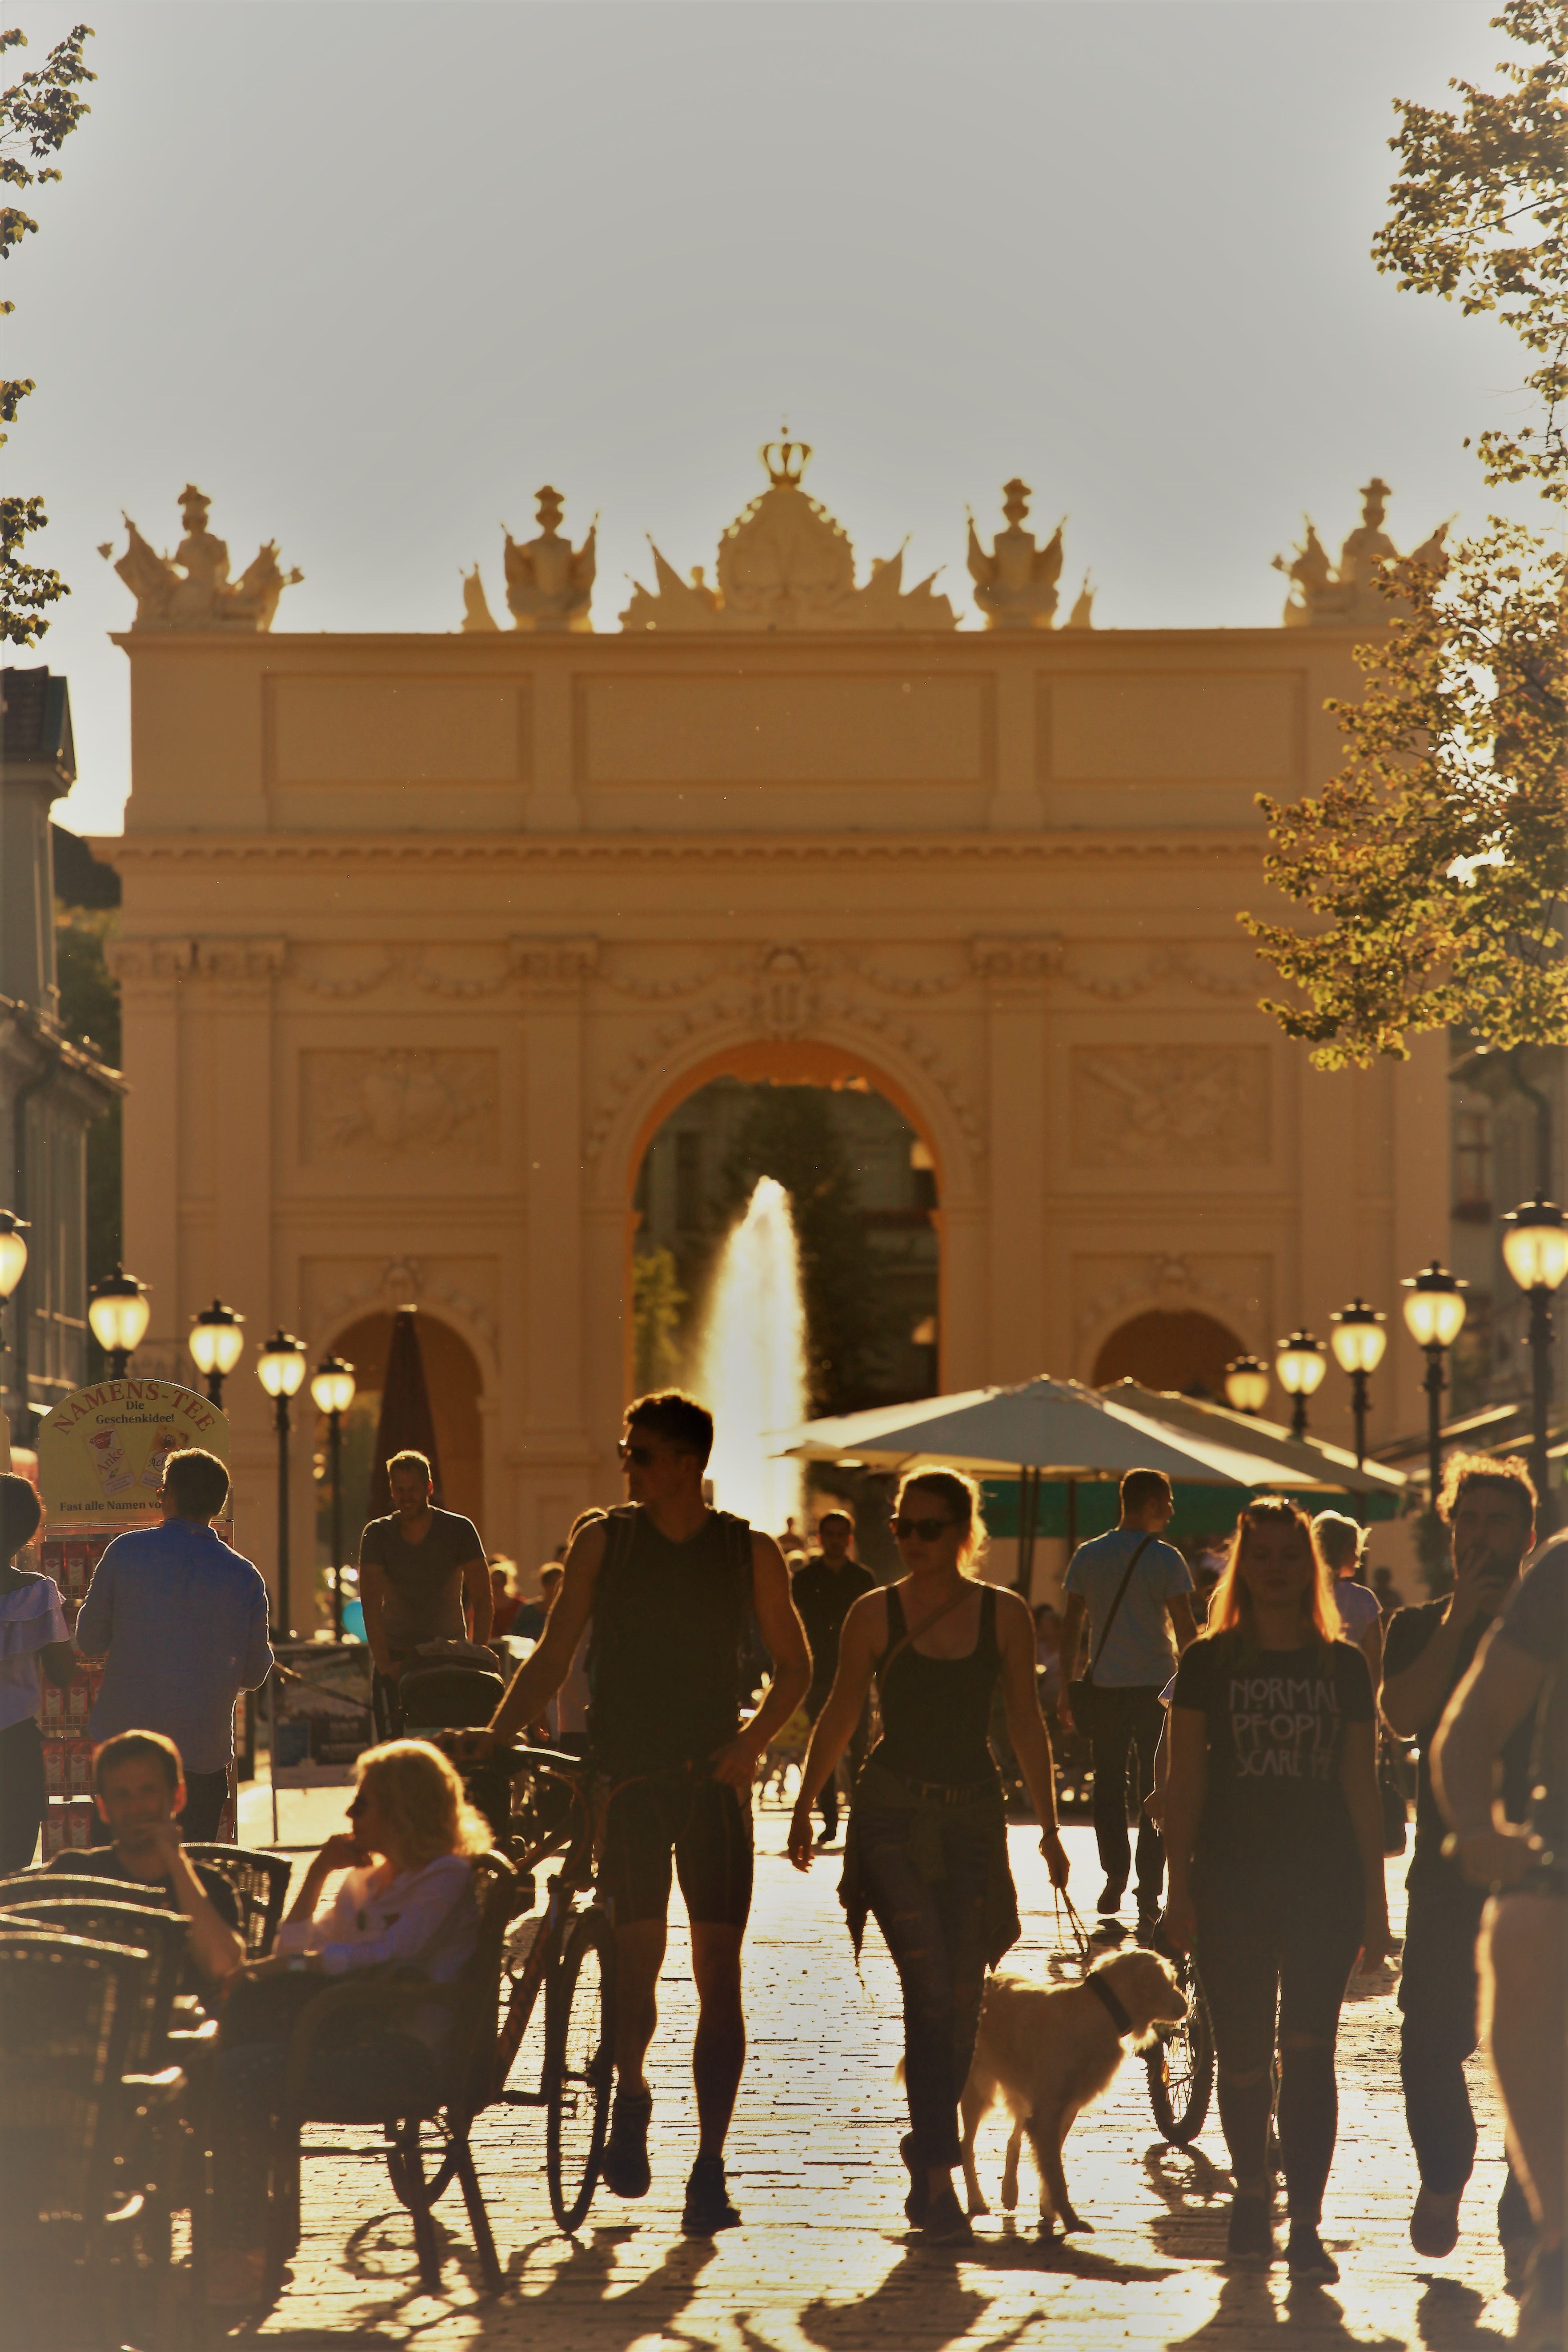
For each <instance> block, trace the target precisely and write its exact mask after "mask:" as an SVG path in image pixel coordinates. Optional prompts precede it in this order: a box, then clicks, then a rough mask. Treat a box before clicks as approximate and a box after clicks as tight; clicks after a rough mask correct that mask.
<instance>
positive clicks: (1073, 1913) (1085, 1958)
mask: <svg viewBox="0 0 1568 2352" xmlns="http://www.w3.org/2000/svg"><path fill="white" fill-rule="evenodd" d="M1051 1900H1052V1903H1053V1906H1054V1907H1055V1912H1056V1927H1057V1948H1058V1951H1065V1950H1066V1949H1067V1936H1066V1935H1064V1933H1063V1931H1062V1915H1063V1913H1064V1912H1065V1913H1066V1914H1067V1926H1068V1932H1069V1933H1070V1935H1071V1937H1072V1940H1073V1946H1074V1954H1075V1958H1077V1960H1078V1962H1079V1966H1080V1967H1081V1968H1087V1967H1088V1966H1089V1954H1090V1952H1091V1951H1092V1949H1093V1946H1092V1945H1091V1944H1090V1942H1089V1930H1088V1928H1087V1927H1085V1926H1084V1924H1083V1921H1082V1920H1081V1919H1080V1918H1079V1914H1078V1906H1077V1905H1076V1904H1075V1903H1074V1901H1073V1899H1072V1896H1071V1895H1069V1894H1068V1891H1067V1888H1066V1887H1065V1886H1053V1887H1052V1889H1051Z"/></svg>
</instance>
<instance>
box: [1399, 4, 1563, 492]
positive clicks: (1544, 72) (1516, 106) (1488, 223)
mask: <svg viewBox="0 0 1568 2352" xmlns="http://www.w3.org/2000/svg"><path fill="white" fill-rule="evenodd" d="M1492 23H1493V26H1495V28H1496V29H1497V30H1498V31H1499V32H1503V33H1507V34H1508V35H1509V37H1510V39H1512V40H1514V41H1517V42H1518V43H1519V44H1520V45H1521V48H1523V49H1525V50H1527V51H1531V52H1535V53H1536V54H1532V55H1529V56H1527V57H1525V58H1522V59H1519V60H1510V59H1507V58H1504V59H1503V60H1502V61H1501V62H1500V64H1499V67H1498V71H1499V72H1500V74H1501V75H1502V77H1503V79H1504V84H1505V87H1504V88H1503V89H1500V90H1481V89H1476V88H1475V86H1474V85H1473V84H1472V83H1470V82H1467V81H1457V82H1452V83H1450V85H1449V87H1450V88H1451V89H1455V90H1457V91H1458V94H1459V97H1460V99H1461V100H1462V101H1463V103H1462V105H1461V107H1460V108H1459V110H1458V111H1457V112H1444V111H1442V110H1438V109H1436V108H1434V107H1426V106H1416V105H1415V104H1414V103H1413V102H1411V101H1410V100H1401V101H1400V102H1399V114H1400V118H1401V125H1402V127H1401V129H1400V131H1399V134H1398V136H1397V137H1396V138H1394V139H1392V140H1391V141H1390V142H1389V144H1390V146H1391V147H1393V149H1394V152H1395V153H1396V154H1397V155H1398V156H1399V157H1400V160H1401V163H1402V166H1403V169H1402V173H1401V176H1400V178H1399V180H1398V181H1397V182H1396V183H1395V184H1394V190H1393V194H1392V196H1391V199H1390V209H1391V215H1392V216H1391V218H1390V219H1389V220H1388V221H1387V222H1386V223H1385V225H1384V227H1382V228H1381V229H1380V230H1379V231H1378V234H1377V236H1376V238H1375V240H1374V241H1373V248H1372V251H1373V260H1374V261H1375V262H1376V263H1377V266H1378V268H1379V269H1381V270H1384V271H1387V272H1391V273H1393V275H1394V277H1396V278H1397V280H1398V282H1399V285H1400V287H1401V288H1402V289H1409V290H1411V291H1413V292H1416V293H1423V294H1440V295H1441V296H1442V297H1443V299H1444V300H1445V301H1452V300H1453V299H1455V297H1456V296H1458V301H1459V307H1460V309H1461V310H1463V312H1464V313H1465V315H1466V317H1467V318H1468V317H1472V316H1474V315H1475V314H1477V313H1478V312H1482V311H1489V310H1490V311H1495V312H1496V314H1497V316H1498V317H1499V318H1500V320H1502V321H1503V323H1504V325H1506V326H1508V327H1510V328H1511V329H1512V330H1513V331H1514V333H1515V334H1516V335H1518V337H1519V338H1520V340H1521V342H1522V343H1523V345H1524V347H1525V349H1526V351H1527V352H1531V353H1532V354H1533V355H1534V357H1535V359H1536V361H1537V364H1536V365H1535V366H1534V367H1533V368H1532V369H1531V372H1530V373H1529V374H1528V375H1527V376H1526V378H1525V385H1526V388H1527V390H1528V391H1529V392H1530V393H1531V394H1533V396H1534V398H1535V399H1536V400H1537V401H1538V402H1539V403H1540V404H1541V407H1542V410H1543V412H1544V422H1543V424H1542V426H1541V427H1540V428H1539V429H1537V428H1535V427H1532V426H1528V425H1527V426H1523V427H1521V428H1520V429H1519V430H1518V431H1517V432H1516V431H1512V430H1498V431H1493V432H1489V433H1483V434H1482V436H1481V438H1480V454H1481V459H1482V463H1483V464H1484V466H1485V467H1486V473H1487V479H1488V481H1489V482H1521V481H1525V480H1527V479H1531V478H1533V479H1535V480H1537V481H1539V482H1540V484H1541V486H1542V497H1543V498H1552V499H1555V498H1558V497H1560V496H1561V495H1562V492H1563V488H1564V485H1565V483H1568V449H1565V448H1564V444H1563V429H1562V425H1561V422H1560V419H1561V414H1562V410H1563V403H1564V400H1565V399H1568V365H1565V364H1564V362H1565V360H1568V234H1565V232H1568V104H1565V96H1564V94H1565V92H1568V7H1565V6H1564V5H1563V0H1508V5H1506V6H1505V7H1504V9H1503V12H1502V14H1501V16H1495V17H1494V18H1493V19H1492Z"/></svg>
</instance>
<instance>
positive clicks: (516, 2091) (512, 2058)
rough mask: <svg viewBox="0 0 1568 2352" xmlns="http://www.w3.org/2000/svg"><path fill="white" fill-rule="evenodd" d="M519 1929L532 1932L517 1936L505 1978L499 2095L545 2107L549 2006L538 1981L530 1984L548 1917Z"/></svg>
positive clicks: (498, 2058)
mask: <svg viewBox="0 0 1568 2352" xmlns="http://www.w3.org/2000/svg"><path fill="white" fill-rule="evenodd" d="M517 1926H518V1927H519V1928H521V1929H522V1930H524V1931H526V1930H530V1929H531V1931H532V1933H531V1935H528V1934H526V1933H525V1934H523V1935H521V1936H519V1937H517V1939H516V1941H515V1943H514V1945H513V1948H512V1949H511V1950H510V1951H509V1953H508V1957H507V1963H506V1967H505V1969H503V1971H502V1975H501V1993H502V1998H503V2000H505V2002H506V2006H505V2009H504V2011H503V2012H502V2015H501V2020H500V2032H499V2033H498V2035H497V2038H496V2083H495V2094H496V2096H497V2097H498V2098H502V2097H505V2096H506V2095H507V2094H508V2093H509V2092H510V2093H511V2094H512V2095H514V2096H515V2097H521V2098H522V2099H524V2100H525V2101H532V2102H536V2103H537V2104H539V2105H543V2103H544V2095H545V2089H546V2084H547V2079H548V2070H547V2063H546V2051H545V2044H546V2032H545V2019H544V2010H545V2004H544V2002H543V2001H542V2000H541V1999H540V1998H539V1992H540V1990H541V1988H540V1987H539V1985H538V1984H537V1982H531V1981H530V1979H531V1966H530V1963H531V1959H532V1957H533V1954H532V1942H533V1938H534V1937H538V1936H542V1934H543V1933H544V1930H545V1917H544V1914H543V1913H542V1912H540V1913H539V1914H537V1915H536V1916H534V1917H532V1918H529V1919H524V1920H521V1921H519V1922H518V1923H517ZM509 1987H510V1991H509Z"/></svg>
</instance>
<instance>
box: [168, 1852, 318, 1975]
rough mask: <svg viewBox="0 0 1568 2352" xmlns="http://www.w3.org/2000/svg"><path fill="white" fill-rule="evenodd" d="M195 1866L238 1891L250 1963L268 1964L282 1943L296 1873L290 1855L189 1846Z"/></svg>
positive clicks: (243, 1932) (242, 1932)
mask: <svg viewBox="0 0 1568 2352" xmlns="http://www.w3.org/2000/svg"><path fill="white" fill-rule="evenodd" d="M185 1852H186V1853H187V1854H189V1856H190V1858H191V1860H192V1861H193V1862H202V1863H205V1864H206V1866H207V1868H208V1869H209V1870H216V1871H217V1872H218V1873H219V1874H221V1875H222V1876H223V1877H224V1878H226V1880H227V1881H228V1883H229V1885H230V1886H231V1887H232V1888H233V1889H234V1895H235V1900H236V1901H237V1904H238V1905H239V1931H240V1934H241V1935H242V1936H243V1937H245V1957H246V1958H247V1960H264V1959H265V1958H267V1956H268V1953H269V1952H270V1951H271V1949H272V1947H273V1945H274V1944H275V1943H276V1942H277V1941H278V1930H279V1927H280V1926H281V1925H282V1921H283V1906H284V1904H285V1903H286V1902H287V1901H288V1899H289V1876H290V1874H291V1873H292V1870H293V1864H292V1863H290V1861H289V1857H288V1855H287V1854H286V1853H257V1852H256V1851H255V1850H254V1848H252V1847H249V1846H242V1845H219V1844H205V1843H204V1844H201V1845H187V1846H186V1848H185Z"/></svg>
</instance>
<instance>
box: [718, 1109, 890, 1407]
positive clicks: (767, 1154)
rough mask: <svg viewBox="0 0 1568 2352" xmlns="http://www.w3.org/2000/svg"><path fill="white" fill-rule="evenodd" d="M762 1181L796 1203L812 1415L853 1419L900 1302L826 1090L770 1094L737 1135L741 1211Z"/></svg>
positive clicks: (733, 1172)
mask: <svg viewBox="0 0 1568 2352" xmlns="http://www.w3.org/2000/svg"><path fill="white" fill-rule="evenodd" d="M761 1176H772V1177H773V1178H774V1179H775V1180H776V1181H778V1182H779V1183H780V1184H782V1185H783V1186H784V1191H785V1192H787V1193H788V1194H789V1197H790V1211H791V1213H792V1215H793V1217H794V1219H795V1238H796V1240H797V1242H798V1243H799V1245H800V1274H801V1288H802V1290H803V1292H804V1294H805V1328H806V1377H807V1381H808V1385H809V1388H810V1393H811V1411H812V1412H813V1413H814V1414H816V1413H827V1412H853V1411H855V1410H856V1409H857V1408H858V1407H859V1406H860V1405H862V1404H864V1403H865V1402H866V1401H867V1399H866V1391H867V1390H868V1386H869V1385H870V1382H871V1380H872V1377H873V1375H874V1372H875V1368H876V1362H877V1358H878V1355H879V1352H880V1350H881V1349H883V1348H884V1347H885V1346H886V1344H887V1342H888V1340H889V1338H890V1337H891V1336H892V1333H893V1328H894V1318H895V1317H896V1314H897V1307H896V1303H895V1302H894V1301H893V1300H892V1299H891V1298H890V1297H889V1295H888V1294H887V1293H886V1291H885V1290H884V1289H883V1288H882V1286H881V1285H880V1283H879V1277H878V1269H877V1265H876V1262H875V1260H874V1259H873V1257H872V1255H871V1254H870V1252H869V1251H868V1249H867V1247H866V1243H865V1234H864V1229H863V1226H862V1223H861V1218H860V1213H859V1198H858V1182H857V1179H856V1174H855V1166H854V1162H853V1160H852V1159H851V1157H850V1153H849V1150H848V1148H847V1145H846V1143H845V1140H844V1139H843V1137H842V1136H841V1135H840V1133H839V1132H838V1129H837V1128H836V1126H835V1125H834V1122H833V1118H832V1112H831V1109H830V1106H829V1101H828V1098H827V1097H826V1096H825V1095H824V1094H823V1092H822V1090H821V1089H820V1088H819V1087H759V1088H758V1089H757V1090H756V1095H755V1098H754V1100H753V1102H752V1108H751V1109H750V1110H749V1111H748V1113H747V1115H746V1118H745V1120H744V1123H743V1124H742V1127H741V1129H739V1131H738V1133H737V1134H736V1137H735V1139H734V1143H733V1145H732V1146H731V1151H730V1156H729V1159H728V1160H727V1161H726V1163H725V1169H724V1182H725V1188H726V1191H727V1192H728V1193H729V1195H730V1198H731V1202H732V1203H733V1204H734V1206H735V1207H736V1209H739V1208H740V1207H741V1206H742V1204H743V1203H744V1202H746V1201H748V1200H749V1199H750V1198H751V1195H752V1191H753V1190H754V1188H755V1186H756V1182H757V1180H758V1178H759V1177H761Z"/></svg>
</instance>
